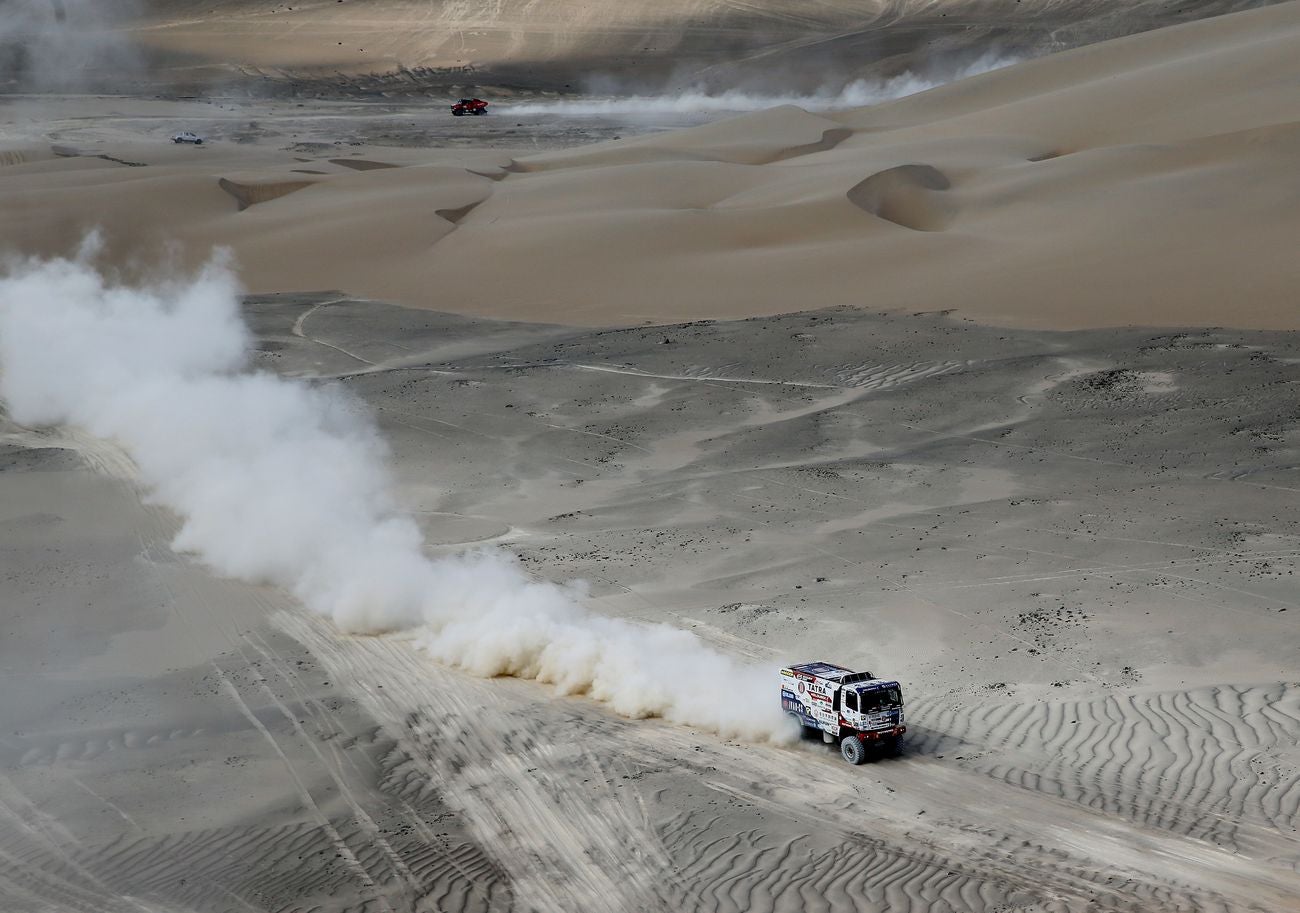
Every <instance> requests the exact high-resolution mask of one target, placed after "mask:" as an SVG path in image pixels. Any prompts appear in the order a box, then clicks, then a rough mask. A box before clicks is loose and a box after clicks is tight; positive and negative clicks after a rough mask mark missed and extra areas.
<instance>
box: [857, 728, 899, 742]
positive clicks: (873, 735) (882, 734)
mask: <svg viewBox="0 0 1300 913" xmlns="http://www.w3.org/2000/svg"><path fill="white" fill-rule="evenodd" d="M905 732H907V727H906V726H895V727H893V728H892V729H877V730H875V731H873V732H859V733H858V738H859V739H861V740H862V741H864V742H875V741H879V740H880V739H894V738H897V737H898V736H900V735H902V734H903V733H905Z"/></svg>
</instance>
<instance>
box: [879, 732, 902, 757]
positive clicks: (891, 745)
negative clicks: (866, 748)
mask: <svg viewBox="0 0 1300 913" xmlns="http://www.w3.org/2000/svg"><path fill="white" fill-rule="evenodd" d="M881 747H882V748H884V754H885V757H887V758H896V757H898V756H899V755H900V754H902V753H903V737H902V736H901V735H896V736H894V737H893V738H892V739H885V744H884V745H883V746H881Z"/></svg>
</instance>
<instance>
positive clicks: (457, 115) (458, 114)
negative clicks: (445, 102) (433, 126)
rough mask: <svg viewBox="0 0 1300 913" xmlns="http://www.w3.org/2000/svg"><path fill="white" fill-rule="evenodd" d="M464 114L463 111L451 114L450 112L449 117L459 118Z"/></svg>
mask: <svg viewBox="0 0 1300 913" xmlns="http://www.w3.org/2000/svg"><path fill="white" fill-rule="evenodd" d="M464 113H465V112H464V111H452V112H451V116H452V117H460V116H461V115H463V114H464Z"/></svg>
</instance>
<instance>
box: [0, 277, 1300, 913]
mask: <svg viewBox="0 0 1300 913" xmlns="http://www.w3.org/2000/svg"><path fill="white" fill-rule="evenodd" d="M248 313H249V316H250V317H251V319H252V320H253V323H254V327H255V329H256V331H257V350H258V354H257V356H256V360H257V362H258V363H259V364H260V365H261V366H263V367H267V368H271V369H274V370H278V371H281V372H284V373H286V374H294V375H306V376H317V377H334V378H338V379H340V380H341V381H342V382H344V383H346V384H347V386H348V387H349V389H351V390H353V391H354V392H355V393H357V394H358V395H359V396H361V397H363V398H364V399H365V400H366V401H367V402H368V403H369V404H370V405H371V406H372V407H373V408H374V409H375V410H376V412H377V414H378V416H379V420H380V422H381V425H382V429H383V431H384V434H385V437H386V438H387V439H388V440H389V441H391V442H392V445H393V448H394V453H393V462H394V467H395V470H396V472H397V475H398V477H399V479H400V483H401V486H400V496H401V498H402V500H403V503H404V504H406V505H407V506H408V507H409V509H410V510H412V511H413V512H415V514H416V516H418V517H420V519H421V523H422V525H423V526H424V527H425V528H426V530H427V531H428V532H429V534H430V535H429V538H430V541H431V542H432V543H434V547H435V549H438V548H464V547H467V546H468V545H470V544H473V543H479V542H485V541H486V542H491V543H495V544H497V545H499V546H500V547H504V548H508V549H510V550H511V551H514V552H515V553H516V554H518V555H519V556H520V557H521V558H522V559H523V560H524V561H525V562H526V563H527V565H528V566H529V567H530V568H531V569H533V570H534V571H535V572H536V573H538V574H539V575H541V576H543V577H546V578H549V579H553V580H564V579H569V578H572V577H583V578H585V579H587V580H590V581H592V583H593V591H592V598H591V603H592V605H593V607H594V608H596V609H598V610H599V611H601V612H603V613H606V614H610V615H617V616H622V617H627V618H633V619H646V620H661V621H668V622H671V623H673V624H675V625H678V626H681V627H683V628H689V629H691V630H694V631H695V632H697V633H698V634H700V635H701V636H702V637H705V638H707V639H708V640H710V641H711V642H713V643H716V644H718V645H719V646H720V647H722V648H724V649H726V650H727V651H728V652H730V653H733V654H738V655H741V656H746V657H750V658H753V659H755V660H764V661H766V660H773V661H775V660H777V659H788V658H789V657H791V656H799V657H805V656H834V657H836V658H838V659H841V660H843V661H846V662H850V663H853V664H855V665H860V666H864V667H867V668H872V669H874V670H876V671H877V672H878V673H880V674H886V673H888V674H896V675H898V676H900V677H901V678H902V679H903V680H904V681H905V682H906V688H907V694H908V698H909V711H908V712H909V722H910V725H911V733H910V736H909V744H908V749H907V752H906V754H905V755H904V756H903V757H902V758H899V759H894V760H888V761H881V762H878V763H875V764H873V765H871V766H868V767H863V768H851V767H848V766H847V765H844V764H843V763H842V762H841V761H840V760H839V758H838V756H836V755H835V754H834V753H832V752H830V751H829V750H827V749H825V748H824V747H823V746H821V745H820V744H807V745H802V746H796V747H792V748H786V749H777V748H772V747H764V746H755V745H747V744H742V743H732V742H726V741H723V740H719V739H718V738H716V737H714V736H711V735H708V734H706V733H696V732H693V731H691V730H690V729H687V728H683V727H675V726H669V725H665V724H661V723H657V722H654V721H648V722H647V721H640V722H632V721H627V720H621V719H618V718H614V717H612V716H611V715H610V714H609V713H608V712H607V711H605V710H604V709H603V708H602V707H600V706H598V705H593V704H591V703H589V702H586V701H583V700H580V699H562V700H557V699H555V698H554V697H553V696H552V695H551V693H550V692H549V691H548V690H547V689H545V688H541V687H538V686H536V685H533V684H531V683H525V682H517V681H509V680H493V681H483V680H473V679H465V678H464V677H462V676H460V675H457V674H454V673H451V672H448V671H447V670H446V669H444V668H441V667H439V666H438V665H436V664H434V663H431V662H430V661H429V659H428V657H427V656H426V655H424V654H422V653H419V652H417V651H416V650H415V649H413V647H412V645H411V644H410V643H409V642H408V641H406V640H405V639H404V638H402V637H400V636H396V637H383V638H373V637H372V638H353V637H346V636H340V635H339V634H338V632H337V631H335V630H333V629H332V628H330V627H329V626H327V625H326V624H324V623H323V622H321V621H320V620H319V619H313V618H310V617H307V616H305V615H304V614H303V613H302V611H301V610H300V609H298V608H295V607H294V606H293V605H292V604H291V603H290V602H289V601H288V600H287V599H286V598H285V597H284V596H283V595H282V594H279V593H276V592H274V591H270V590H266V589H261V588H255V587H248V586H244V585H240V584H235V583H231V582H229V581H221V580H215V579H212V578H210V577H208V576H207V575H205V574H204V573H203V572H202V571H201V570H200V569H199V568H197V567H195V566H194V565H193V564H192V563H190V562H188V561H186V560H184V559H182V558H179V557H177V556H176V555H174V554H173V553H172V552H171V551H170V549H169V548H168V541H169V538H170V536H171V535H172V533H173V532H174V528H175V522H174V520H173V518H171V517H169V516H167V515H166V514H165V513H162V512H160V511H158V510H157V509H155V508H149V507H142V506H141V505H140V504H139V503H138V501H137V498H136V494H135V492H134V491H133V490H132V489H131V488H130V479H131V478H132V472H133V469H132V466H131V463H130V461H129V460H125V459H124V458H123V457H122V455H121V454H120V453H119V452H117V451H116V450H115V449H114V448H113V447H111V446H108V445H105V444H102V443H98V442H95V441H93V440H89V439H87V438H85V437H84V436H82V435H78V434H75V433H69V432H63V431H58V432H50V433H42V434H36V433H33V432H30V431H27V430H25V429H21V428H18V427H16V426H14V425H12V424H11V423H8V422H6V423H5V424H4V425H3V426H0V434H3V439H2V440H0V444H2V445H3V450H0V460H2V462H0V505H3V507H2V508H0V549H3V554H4V555H5V569H6V571H5V575H4V577H3V578H0V605H3V606H4V607H5V609H4V611H5V616H4V624H5V637H4V638H3V640H0V676H3V680H4V681H5V685H6V687H5V700H4V701H3V702H0V726H2V729H3V732H4V738H3V739H2V740H0V796H2V797H3V799H4V801H3V803H2V804H0V853H3V856H4V858H5V859H6V860H9V861H10V864H9V865H6V866H4V867H3V868H0V906H2V907H4V908H5V909H22V910H33V911H45V910H50V911H53V910H60V911H67V910H78V911H80V910H85V911H95V913H101V911H105V910H108V911H114V913H116V911H119V910H120V911H129V910H134V911H139V910H141V909H146V910H160V911H170V910H175V909H186V910H196V911H208V910H214V911H225V910H245V911H247V910H322V911H353V910H393V911H397V910H420V911H423V910H494V911H496V910H543V911H556V913H560V911H564V913H570V911H593V913H596V911H610V910H628V911H643V910H664V911H680V910H716V911H736V913H741V911H749V913H755V911H790V910H803V909H823V910H825V909H833V910H840V909H848V910H863V911H881V910H890V911H896V910H901V911H915V913H922V911H924V913H957V911H962V913H970V911H1009V910H1014V911H1020V913H1030V911H1032V913H1041V911H1050V913H1073V911H1079V913H1085V911H1088V913H1102V911H1106V913H1110V911H1125V913H1156V911H1175V910H1179V911H1184V910H1214V911H1267V913H1281V911H1287V910H1291V909H1294V898H1295V897H1296V896H1297V893H1300V878H1298V876H1297V874H1296V870H1297V869H1296V867H1297V860H1300V840H1298V839H1297V830H1296V828H1297V814H1298V813H1300V774H1298V771H1300V756H1298V755H1297V749H1296V745H1297V742H1298V740H1300V694H1297V690H1296V687H1295V684H1294V682H1295V678H1296V676H1295V672H1296V669H1297V668H1298V667H1300V657H1298V656H1297V650H1296V638H1295V624H1296V614H1297V611H1300V602H1297V600H1296V592H1295V584H1294V571H1295V566H1296V559H1297V550H1296V541H1297V537H1300V526H1298V525H1297V522H1296V513H1295V511H1294V510H1292V509H1290V508H1291V504H1292V501H1293V500H1294V498H1295V497H1296V492H1297V488H1300V486H1298V485H1297V484H1296V478H1295V476H1296V474H1295V470H1294V469H1293V468H1291V467H1293V466H1294V465H1295V464H1296V462H1297V452H1296V451H1297V442H1296V437H1295V430H1294V429H1295V422H1296V414H1295V408H1294V405H1293V398H1292V399H1289V400H1287V402H1288V405H1287V406H1286V407H1285V408H1280V406H1279V400H1280V397H1281V394H1279V390H1288V389H1292V388H1293V387H1294V385H1295V384H1296V383H1298V382H1300V348H1297V341H1296V338H1295V334H1293V333H1280V332H1268V333H1266V332H1231V331H1194V332H1182V331H1177V332H1161V331H1151V330H1102V331H1088V332H1076V333H1060V332H1046V331H1014V330H1013V331H1009V330H1001V329H993V328H988V327H980V326H978V325H974V324H970V323H965V322H961V321H953V320H950V319H945V318H943V317H941V316H938V315H923V316H898V315H874V314H867V313H863V312H861V311H856V310H851V309H841V310H834V311H823V312H817V313H804V314H796V315H790V316H786V317H776V318H763V319H757V320H748V321H738V322H719V323H699V322H695V323H691V324H687V325H682V326H671V327H655V328H634V329H628V330H621V331H607V330H590V331H583V330H575V329H573V328H563V327H551V326H537V325H520V324H497V323H490V322H485V321H475V320H467V319H464V318H459V317H454V316H451V315H445V314H438V313H434V312H429V311H410V310H402V309H398V308H393V307H388V306H384V305H379V304H375V303H373V302H354V301H348V300H339V299H338V298H337V297H335V296H299V297H294V296H284V297H274V298H269V299H263V300H259V301H254V302H252V303H250V306H249V308H248ZM665 340H667V342H665ZM718 697H719V699H720V700H753V699H763V698H762V696H761V695H750V694H743V695H740V694H738V695H719V696H718ZM769 697H771V699H773V700H775V683H774V684H773V693H772V695H770V696H769Z"/></svg>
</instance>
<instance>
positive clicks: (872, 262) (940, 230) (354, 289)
mask: <svg viewBox="0 0 1300 913" xmlns="http://www.w3.org/2000/svg"><path fill="white" fill-rule="evenodd" d="M1297 61H1300V4H1296V3H1289V4H1283V5H1280V6H1275V7H1270V8H1266V9H1261V10H1255V11H1252V12H1247V13H1242V14H1238V15H1234V16H1228V17H1223V18H1218V19H1212V20H1206V21H1202V22H1197V23H1192V24H1188V25H1183V26H1178V27H1175V28H1171V29H1165V30H1160V31H1156V32H1149V33H1146V34H1142V35H1137V36H1133V37H1129V38H1123V39H1119V40H1116V41H1112V42H1108V43H1103V44H1100V45H1095V46H1089V47H1085V48H1081V49H1077V50H1074V51H1069V52H1066V53H1062V54H1058V55H1055V56H1052V57H1049V58H1044V59H1041V60H1035V61H1030V62H1027V63H1023V64H1020V65H1018V66H1014V67H1010V68H1007V69H1004V70H1000V71H996V72H992V73H986V74H983V75H981V76H976V77H972V78H970V79H966V80H963V81H961V82H958V83H954V84H951V85H948V86H945V87H941V88H938V89H935V90H932V91H929V92H925V93H922V94H920V95H916V96H912V97H909V98H906V99H902V100H899V101H896V102H892V103H886V104H882V105H877V106H873V107H868V108H862V109H855V110H850V111H845V112H842V113H838V114H830V113H819V114H811V113H808V112H805V111H803V110H800V109H798V108H794V107H783V108H775V109H772V110H768V111H763V112H758V113H754V114H748V115H745V116H742V117H737V118H733V119H731V120H724V121H719V122H716V123H710V124H707V125H704V126H701V127H698V128H695V129H692V130H685V131H674V132H668V133H651V134H649V135H645V136H639V137H634V138H629V139H624V140H620V141H616V142H610V143H604V144H597V145H593V146H583V147H578V148H574V149H567V150H560V151H554V152H547V153H543V154H540V155H518V154H516V155H514V156H508V155H496V154H494V153H483V152H477V153H476V152H473V151H469V150H466V151H465V152H463V153H452V154H450V157H449V154H447V153H442V154H440V155H437V154H432V153H424V154H423V155H422V154H421V153H420V152H418V151H417V150H410V149H405V150H392V151H385V150H384V149H383V148H382V147H379V146H374V145H363V146H361V147H360V148H358V149H356V150H355V151H356V154H354V155H351V156H343V157H340V156H338V155H337V154H334V155H329V153H328V152H326V153H325V154H324V155H321V154H320V153H319V152H318V153H317V154H315V155H312V154H309V155H307V156H303V155H296V156H293V157H292V158H290V157H289V156H287V155H286V154H285V153H284V152H283V151H277V150H275V149H272V148H268V147H267V146H266V145H264V144H260V143H257V142H254V143H249V144H247V145H245V144H242V143H234V144H232V143H230V142H228V141H227V142H222V134H223V133H225V132H227V131H231V130H233V129H234V128H233V127H230V126H225V127H218V128H217V130H216V133H217V135H216V137H215V144H214V145H213V146H212V148H206V147H205V149H204V150H201V151H200V150H193V149H188V148H186V149H162V148H158V149H155V148H152V147H149V146H147V145H146V144H144V143H142V142H141V141H139V140H134V141H126V139H125V137H124V136H123V135H122V134H116V136H117V137H118V138H117V139H114V134H112V133H104V134H103V138H102V141H100V142H99V143H98V144H97V146H95V147H92V148H91V150H90V151H91V154H99V155H102V156H106V157H107V159H108V163H107V164H105V163H103V162H102V161H101V162H99V163H97V164H95V165H94V166H93V167H91V166H89V164H88V162H87V159H86V158H85V157H82V158H80V159H69V160H60V161H59V162H48V161H46V162H35V163H32V164H28V165H18V166H10V167H8V168H6V169H5V170H4V172H3V174H4V178H2V179H0V194H3V199H4V200H5V201H6V207H5V214H4V216H3V218H2V220H0V237H3V238H4V239H5V240H6V241H7V242H8V243H9V244H11V245H14V246H17V247H20V248H26V249H28V250H32V251H35V252H42V253H47V254H49V253H57V252H61V251H63V250H67V249H69V248H70V247H71V246H72V245H73V244H75V243H76V240H77V238H76V233H77V232H79V231H80V230H81V227H82V226H84V225H86V224H92V223H98V224H101V225H102V226H103V227H104V229H105V230H106V232H107V234H108V237H109V241H110V245H111V244H113V243H114V241H113V239H114V237H115V236H122V235H125V234H126V233H128V231H129V232H130V233H131V234H132V236H133V237H134V238H135V239H137V241H139V240H143V241H145V242H146V243H147V242H148V241H149V239H151V238H158V239H162V238H167V239H169V240H180V241H182V242H183V243H184V244H185V245H186V247H187V249H188V250H190V251H191V252H192V253H191V256H192V257H199V256H202V253H203V252H204V251H206V249H207V248H208V246H210V245H211V244H213V243H217V244H223V245H228V246H230V247H231V248H232V249H233V250H234V251H235V252H236V254H237V255H239V257H240V260H241V262H242V263H243V264H244V269H245V276H246V280H247V281H248V283H249V286H250V288H251V289H252V290H254V291H257V292H270V291H290V290H301V289H308V288H319V287H322V286H327V287H333V288H341V289H345V290H346V291H348V292H351V293H353V294H360V295H365V296H370V297H382V298H386V299H389V300H395V301H399V302H401V303H404V304H409V305H415V306H423V307H440V308H453V309H455V310H458V311H461V312H463V313H472V314H481V315H487V316H494V317H504V318H511V319H524V320H528V319H536V318H538V317H542V316H545V317H546V319H550V320H561V321H564V322H570V323H575V322H576V323H585V324H610V323H613V324H618V323H629V322H632V323H639V322H645V321H650V322H661V321H673V320H682V319H690V318H702V317H715V318H716V317H736V316H744V315H752V314H771V313H779V312H783V311H787V310H789V309H790V307H791V306H792V303H795V304H794V306H798V307H809V308H812V307H825V306H833V305H850V306H855V307H867V308H873V309H881V310H893V309H910V310H919V309H935V310H938V309H942V310H956V311H958V312H960V313H962V314H965V315H967V316H970V317H973V318H976V319H981V320H992V321H997V322H1000V323H1004V324H1009V325H1022V326H1058V327H1080V326H1104V325H1122V324H1166V325H1177V324H1231V325H1236V326H1245V327H1291V326H1295V321H1296V314H1297V311H1296V308H1295V307H1294V302H1293V289H1294V287H1295V285H1296V283H1297V281H1300V273H1297V269H1300V267H1297V266H1296V260H1295V257H1294V256H1293V254H1294V250H1293V248H1294V245H1293V243H1292V239H1293V238H1294V237H1296V236H1297V234H1298V233H1300V224H1297V219H1298V218H1300V217H1298V216H1297V212H1298V210H1297V209H1296V207H1295V206H1293V205H1292V201H1291V199H1290V195H1289V192H1288V191H1287V189H1286V188H1288V187H1290V186H1291V185H1292V184H1293V183H1294V181H1293V176H1292V171H1293V167H1292V165H1293V163H1294V157H1295V154H1296V149H1297V143H1300V127H1297V124H1300V96H1297V94H1296V92H1295V91H1294V88H1293V86H1292V85H1291V77H1288V76H1285V75H1283V74H1288V73H1290V74H1295V73H1296V68H1297ZM423 116H426V117H427V116H428V115H423ZM434 116H436V114H435V115H434ZM443 116H444V117H445V115H443ZM476 120H477V119H476ZM332 122H333V121H332V120H331V119H329V118H326V119H325V120H323V121H319V120H318V121H317V122H316V123H325V124H329V123H332ZM313 129H317V130H319V129H321V128H320V127H319V126H317V127H314V128H313ZM233 136H234V138H239V137H240V134H238V133H235V134H234V135H233ZM326 146H327V148H328V149H330V150H331V151H334V152H335V153H336V152H337V149H338V144H337V142H336V143H335V144H333V145H328V144H326ZM291 148H292V147H291ZM304 148H305V147H304ZM324 151H325V150H323V149H322V150H321V152H324ZM421 161H423V162H426V163H428V164H427V166H422V167H413V166H416V165H418V164H419V163H420V162H421ZM124 164H125V165H129V164H137V165H147V166H148V167H137V168H127V167H124ZM384 165H402V166H407V167H401V168H391V167H390V168H385V167H383V166H384ZM503 165H509V167H508V168H507V174H506V175H505V176H504V178H503V179H500V180H495V179H497V178H502V172H501V171H500V169H501V166H503ZM33 168H35V169H37V170H39V171H40V172H41V173H42V174H43V175H45V177H43V178H37V177H35V176H34V175H31V176H30V177H29V171H27V170H25V169H28V170H30V169H33ZM65 171H66V172H67V173H66V174H65V173H64V172H65ZM304 172H306V173H304ZM316 172H320V173H316ZM232 175H243V177H232ZM259 175H260V176H259ZM479 175H490V176H491V177H492V178H494V180H487V179H485V178H483V177H480V176H479ZM222 181H224V182H225V183H224V184H222V183H221V182H222ZM235 184H237V185H238V188H236V187H234V186H233V185H235ZM222 187H226V188H227V189H229V190H230V192H231V193H232V194H234V195H235V197H236V199H233V200H232V199H231V197H230V196H229V195H227V194H226V193H224V192H222V190H221V188H222ZM290 189H292V190H293V191H294V192H293V193H292V194H289V195H287V196H285V195H283V194H284V193H285V192H286V191H287V190H290ZM252 202H256V203H257V205H255V206H252V207H251V208H249V204H250V203H252ZM241 210H242V211H241ZM53 213H57V214H58V215H57V217H56V218H51V216H50V214H53ZM439 213H454V214H455V218H454V219H452V220H448V219H445V218H443V217H442V216H441V215H439ZM452 222H454V224H455V229H456V230H455V231H454V232H452V231H451V227H452ZM128 226H129V228H128ZM345 254H346V256H345ZM573 264H581V267H579V268H574V266H573ZM503 265H508V266H509V268H508V269H503V268H501V267H502V266H503ZM922 275H923V276H924V283H923V284H921V283H918V276H922ZM539 287H541V288H544V289H545V294H544V295H543V296H542V297H541V298H538V296H537V295H536V290H537V289H538V288H539Z"/></svg>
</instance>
